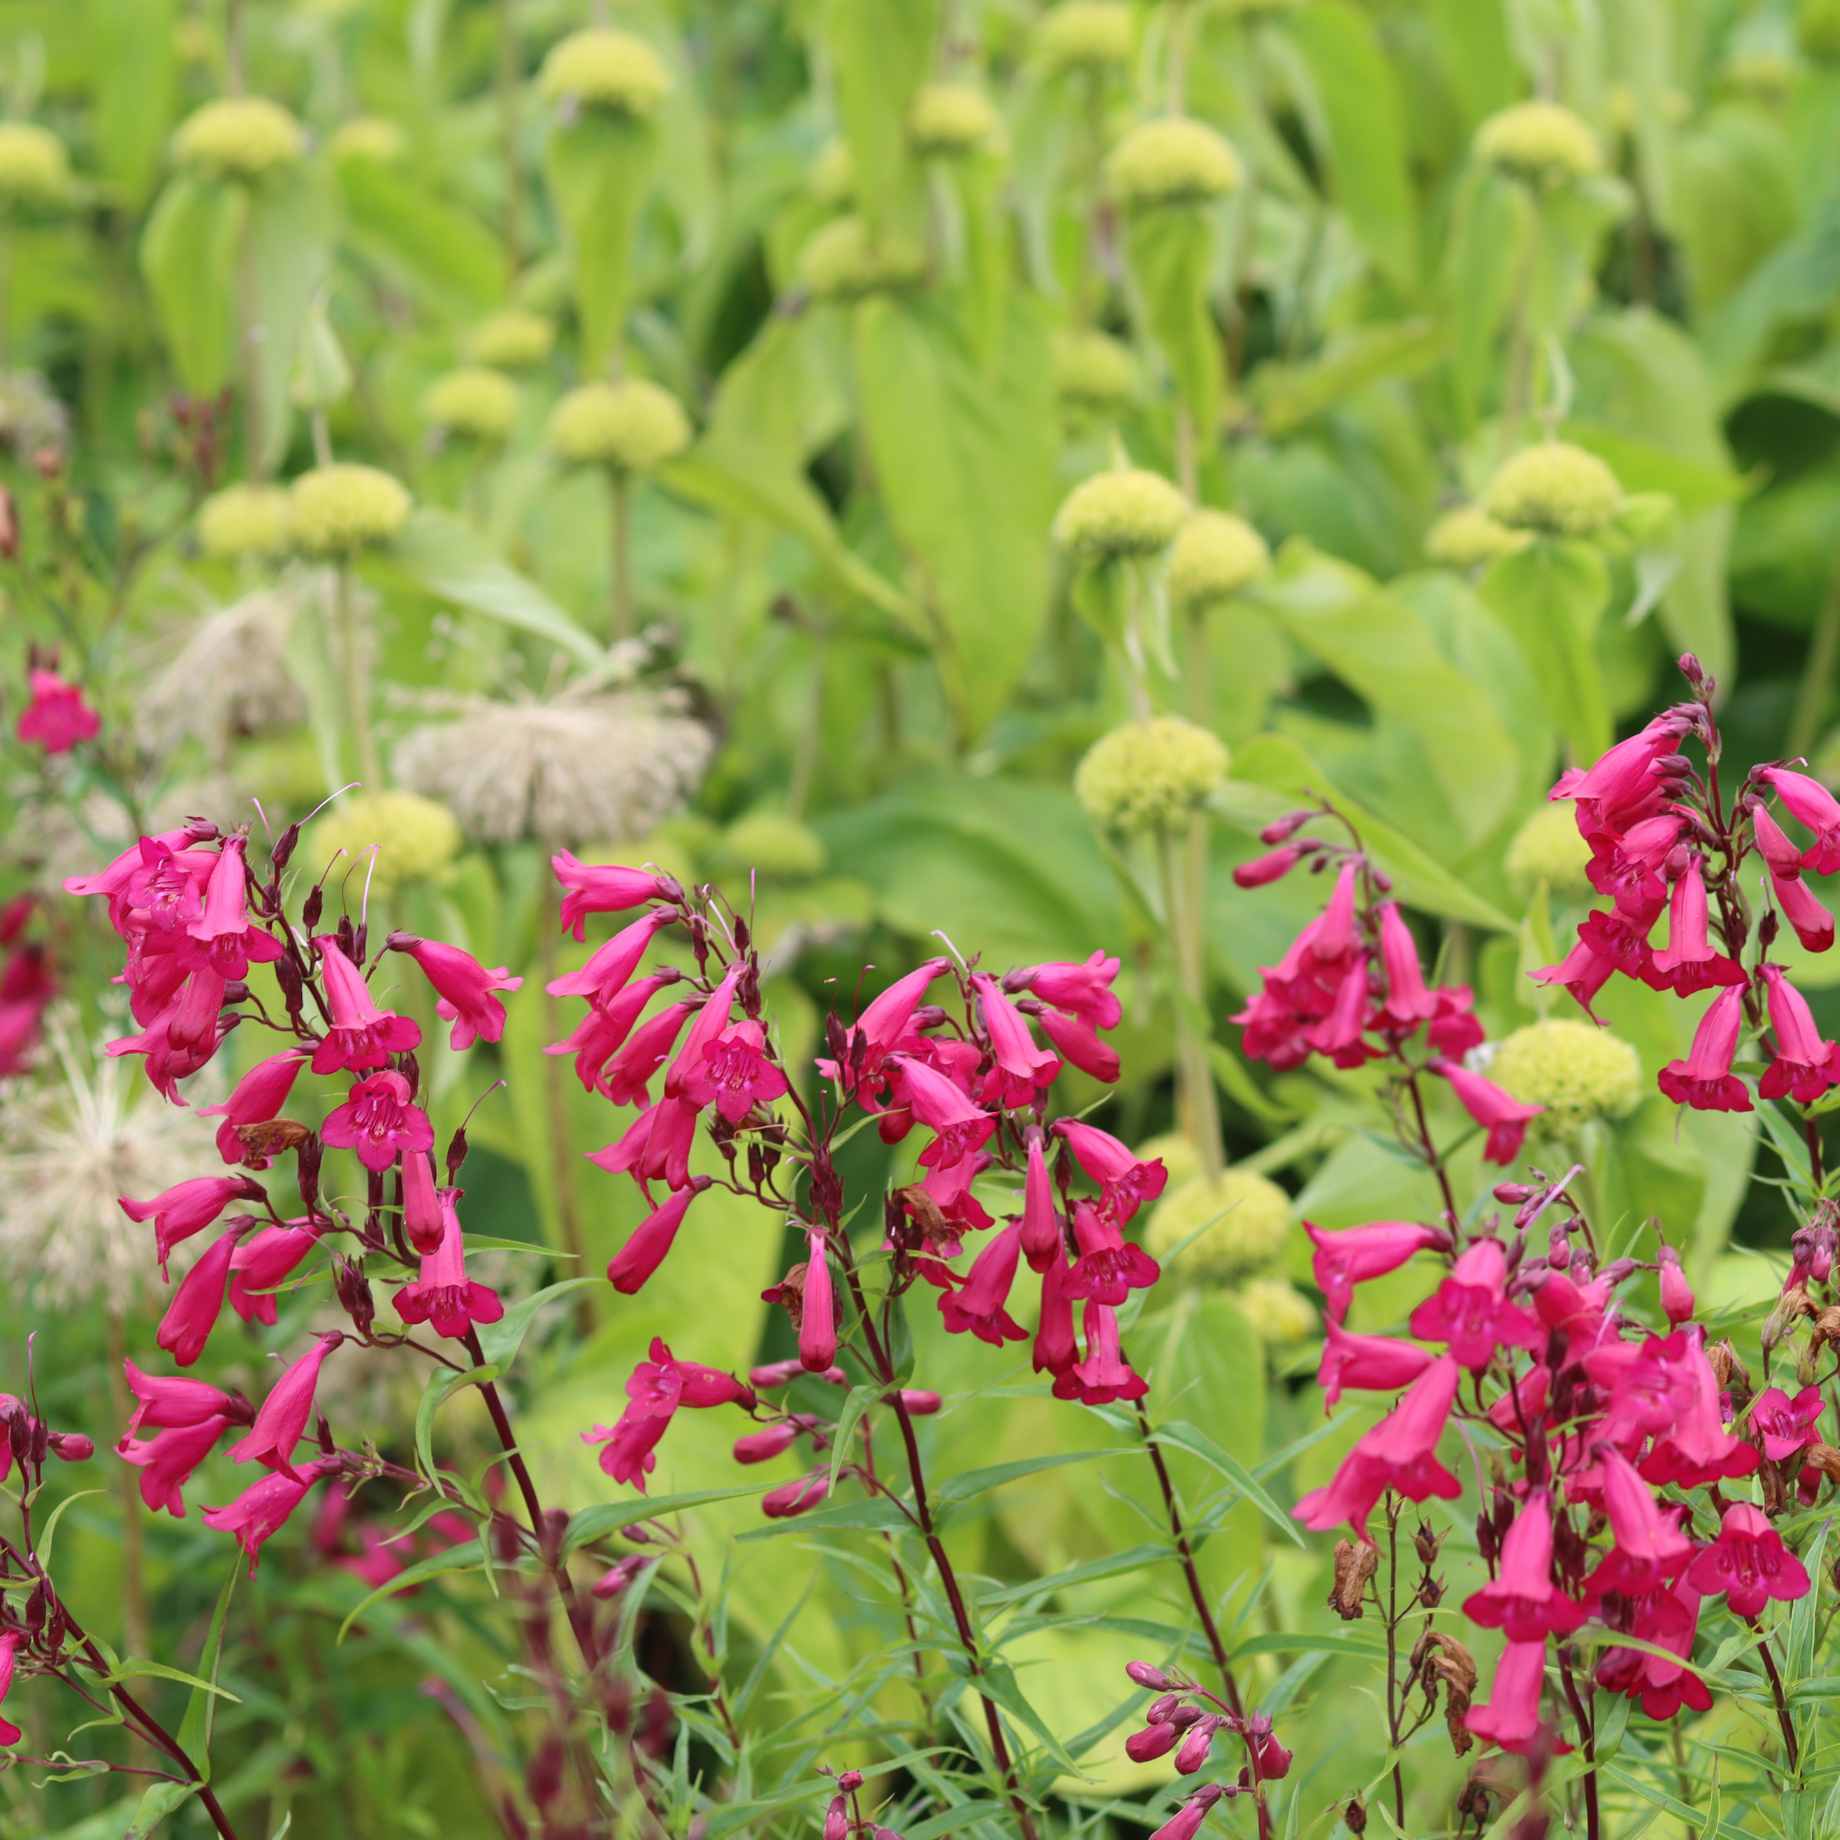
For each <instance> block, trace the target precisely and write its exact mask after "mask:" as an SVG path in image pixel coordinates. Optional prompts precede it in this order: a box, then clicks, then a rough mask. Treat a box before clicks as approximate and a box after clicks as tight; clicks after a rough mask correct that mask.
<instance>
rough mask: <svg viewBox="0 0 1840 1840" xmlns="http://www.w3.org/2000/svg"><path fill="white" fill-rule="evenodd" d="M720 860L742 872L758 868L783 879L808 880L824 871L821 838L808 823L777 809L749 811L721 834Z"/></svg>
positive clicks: (762, 871) (822, 842)
mask: <svg viewBox="0 0 1840 1840" xmlns="http://www.w3.org/2000/svg"><path fill="white" fill-rule="evenodd" d="M720 850H721V855H722V859H723V860H724V861H725V862H730V863H733V864H734V865H735V866H736V868H738V869H741V870H743V871H746V870H749V869H757V870H759V872H760V873H761V874H762V875H766V876H773V877H776V878H778V879H779V880H782V881H788V882H796V881H808V880H809V879H810V878H811V877H812V876H814V875H822V874H823V873H824V865H825V862H826V855H825V849H824V841H823V839H822V838H821V837H819V836H818V834H817V832H816V831H814V830H812V829H811V828H810V826H808V825H804V824H801V823H800V822H799V821H798V819H797V818H791V817H788V816H787V815H786V814H785V813H784V812H779V811H751V812H749V813H748V814H747V816H746V817H744V818H738V819H736V821H735V822H734V823H733V824H731V825H730V826H729V827H728V829H727V831H726V832H725V833H724V834H723V837H722V842H721V846H720Z"/></svg>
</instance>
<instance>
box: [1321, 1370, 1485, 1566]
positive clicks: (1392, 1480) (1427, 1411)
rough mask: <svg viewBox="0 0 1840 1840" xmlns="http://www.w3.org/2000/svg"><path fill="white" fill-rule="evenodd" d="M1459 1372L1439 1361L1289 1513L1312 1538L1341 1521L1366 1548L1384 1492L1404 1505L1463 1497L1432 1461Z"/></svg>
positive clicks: (1447, 1473) (1450, 1477)
mask: <svg viewBox="0 0 1840 1840" xmlns="http://www.w3.org/2000/svg"><path fill="white" fill-rule="evenodd" d="M1461 1372H1462V1370H1461V1369H1460V1368H1459V1367H1458V1365H1457V1363H1456V1362H1455V1361H1454V1360H1453V1359H1452V1358H1451V1357H1450V1356H1449V1355H1440V1356H1439V1357H1438V1358H1437V1359H1436V1360H1435V1361H1433V1362H1432V1363H1431V1365H1430V1366H1429V1367H1427V1368H1426V1369H1425V1371H1424V1372H1423V1373H1422V1374H1420V1375H1419V1377H1418V1378H1417V1379H1416V1380H1414V1381H1413V1382H1412V1384H1411V1385H1410V1386H1409V1387H1408V1388H1407V1389H1406V1391H1405V1393H1404V1394H1403V1395H1402V1396H1401V1398H1400V1400H1399V1403H1398V1404H1397V1405H1396V1406H1394V1408H1393V1409H1392V1411H1390V1412H1389V1413H1388V1414H1387V1415H1386V1417H1385V1418H1383V1419H1381V1421H1380V1422H1379V1423H1378V1424H1377V1425H1374V1426H1373V1427H1371V1428H1370V1429H1369V1430H1367V1431H1364V1432H1363V1433H1362V1434H1361V1436H1360V1438H1359V1439H1358V1440H1357V1441H1356V1443H1355V1445H1354V1448H1353V1449H1352V1450H1350V1451H1349V1453H1348V1455H1347V1456H1346V1457H1344V1458H1343V1459H1342V1463H1341V1467H1340V1468H1339V1469H1338V1470H1337V1471H1336V1472H1335V1475H1334V1476H1333V1477H1332V1478H1331V1479H1330V1481H1329V1484H1328V1486H1327V1487H1326V1488H1320V1489H1313V1490H1312V1491H1311V1492H1310V1493H1309V1494H1308V1495H1306V1496H1304V1497H1303V1499H1302V1500H1301V1501H1299V1502H1298V1504H1297V1506H1296V1508H1295V1509H1294V1510H1293V1512H1294V1513H1295V1515H1296V1517H1297V1519H1298V1520H1300V1521H1302V1522H1303V1524H1304V1525H1305V1526H1306V1527H1311V1528H1314V1529H1315V1530H1316V1531H1317V1532H1319V1533H1321V1532H1325V1531H1326V1530H1327V1529H1329V1528H1331V1527H1335V1526H1339V1525H1340V1524H1341V1523H1342V1522H1343V1521H1346V1522H1347V1523H1348V1525H1349V1526H1350V1527H1352V1528H1353V1529H1354V1531H1355V1533H1356V1535H1357V1536H1358V1537H1359V1538H1360V1539H1362V1540H1363V1541H1367V1543H1368V1544H1370V1545H1371V1544H1372V1542H1371V1541H1368V1535H1367V1517H1368V1515H1369V1514H1370V1513H1372V1512H1373V1506H1374V1503H1375V1502H1377V1501H1378V1500H1379V1499H1380V1497H1381V1495H1382V1494H1383V1493H1384V1492H1385V1491H1386V1490H1387V1489H1396V1490H1397V1491H1398V1492H1399V1493H1400V1494H1401V1495H1403V1496H1405V1498H1406V1499H1407V1500H1408V1501H1424V1500H1425V1499H1426V1498H1427V1497H1428V1496H1432V1495H1436V1496H1438V1497H1440V1498H1441V1499H1442V1500H1445V1501H1455V1500H1456V1499H1457V1497H1458V1496H1459V1495H1460V1494H1461V1493H1462V1492H1463V1491H1462V1487H1461V1485H1460V1484H1459V1483H1458V1481H1457V1479H1456V1477H1455V1476H1453V1475H1452V1474H1451V1473H1450V1471H1449V1470H1447V1469H1446V1468H1445V1467H1444V1466H1443V1464H1441V1463H1440V1462H1439V1461H1438V1460H1437V1442H1438V1439H1439V1437H1441V1436H1442V1435H1443V1431H1444V1423H1445V1420H1447V1419H1448V1418H1449V1417H1450V1408H1451V1406H1452V1404H1453V1403H1454V1402H1455V1400H1456V1397H1457V1381H1458V1379H1459V1377H1460V1375H1461Z"/></svg>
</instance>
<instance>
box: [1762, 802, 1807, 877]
mask: <svg viewBox="0 0 1840 1840" xmlns="http://www.w3.org/2000/svg"><path fill="white" fill-rule="evenodd" d="M1750 814H1751V828H1752V834H1753V835H1754V836H1755V837H1756V840H1757V854H1758V855H1759V856H1761V857H1762V858H1763V860H1764V864H1765V866H1766V867H1767V868H1768V869H1769V872H1770V873H1771V874H1772V875H1775V876H1781V877H1782V878H1783V879H1784V880H1785V881H1793V880H1794V879H1795V878H1796V877H1797V876H1799V875H1800V874H1801V872H1802V852H1801V849H1800V847H1799V846H1798V845H1797V844H1796V843H1795V842H1794V841H1793V840H1792V839H1791V838H1790V836H1789V833H1788V832H1787V831H1785V830H1784V829H1783V827H1782V826H1781V825H1780V824H1778V823H1777V822H1776V820H1775V819H1774V818H1773V817H1771V816H1770V808H1769V807H1768V806H1767V805H1764V804H1761V803H1759V804H1753V805H1752V806H1751V807H1750Z"/></svg>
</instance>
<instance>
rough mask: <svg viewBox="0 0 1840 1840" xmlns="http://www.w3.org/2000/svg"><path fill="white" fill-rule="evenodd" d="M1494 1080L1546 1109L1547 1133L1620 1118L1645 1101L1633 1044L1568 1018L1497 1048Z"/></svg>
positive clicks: (1519, 1033)
mask: <svg viewBox="0 0 1840 1840" xmlns="http://www.w3.org/2000/svg"><path fill="white" fill-rule="evenodd" d="M1488 1072H1489V1078H1490V1079H1492V1080H1494V1081H1495V1082H1496V1084H1497V1085H1500V1086H1504V1087H1506V1088H1507V1090H1508V1091H1509V1092H1511V1093H1512V1094H1513V1095H1514V1096H1515V1098H1517V1099H1519V1100H1521V1101H1522V1102H1523V1103H1525V1104H1527V1105H1543V1106H1545V1107H1546V1113H1545V1116H1544V1117H1543V1118H1541V1120H1540V1121H1539V1124H1540V1128H1541V1129H1543V1130H1553V1131H1559V1132H1564V1131H1566V1130H1575V1129H1576V1128H1577V1127H1578V1126H1580V1125H1583V1124H1587V1123H1589V1122H1590V1121H1591V1120H1593V1119H1596V1118H1621V1117H1622V1116H1623V1115H1624V1114H1625V1113H1627V1112H1629V1111H1631V1110H1633V1109H1634V1107H1635V1105H1636V1102H1637V1101H1638V1100H1639V1099H1640V1098H1641V1097H1642V1064H1641V1062H1640V1061H1639V1060H1638V1059H1637V1057H1636V1051H1635V1049H1634V1048H1632V1047H1631V1046H1630V1045H1629V1043H1628V1042H1626V1041H1623V1040H1621V1039H1620V1038H1619V1037H1617V1036H1615V1035H1612V1034H1610V1033H1609V1032H1608V1031H1607V1030H1604V1029H1600V1028H1595V1027H1593V1026H1592V1024H1590V1023H1588V1022H1579V1021H1576V1020H1574V1019H1573V1018H1571V1017H1569V1016H1554V1017H1549V1018H1548V1019H1547V1020H1546V1021H1544V1022H1535V1023H1531V1024H1529V1025H1528V1026H1527V1027H1526V1028H1524V1029H1516V1030H1515V1031H1514V1033H1513V1034H1512V1035H1510V1036H1509V1037H1508V1039H1507V1040H1506V1041H1504V1042H1503V1043H1502V1044H1501V1046H1500V1047H1499V1048H1498V1049H1496V1051H1495V1057H1494V1059H1493V1060H1492V1061H1491V1062H1490V1063H1489V1069H1488Z"/></svg>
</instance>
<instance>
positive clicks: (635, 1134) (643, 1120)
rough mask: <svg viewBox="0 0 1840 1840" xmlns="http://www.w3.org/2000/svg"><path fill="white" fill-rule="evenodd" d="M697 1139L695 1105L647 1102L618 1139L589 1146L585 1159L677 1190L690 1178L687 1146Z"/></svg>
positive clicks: (665, 1101)
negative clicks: (597, 1145) (599, 1146)
mask: <svg viewBox="0 0 1840 1840" xmlns="http://www.w3.org/2000/svg"><path fill="white" fill-rule="evenodd" d="M695 1141H696V1107H695V1106H694V1105H691V1104H690V1103H688V1101H686V1100H683V1099H660V1100H659V1101H658V1102H657V1104H655V1105H648V1106H647V1107H646V1108H645V1109H644V1111H642V1112H641V1113H640V1114H639V1116H638V1117H637V1118H635V1119H634V1120H633V1122H632V1123H631V1125H629V1126H628V1127H627V1130H626V1134H625V1135H624V1136H623V1137H621V1138H620V1140H619V1141H618V1142H617V1143H612V1144H608V1145H607V1146H606V1147H605V1148H604V1149H601V1150H590V1151H589V1152H588V1161H589V1162H590V1163H592V1164H594V1165H595V1167H596V1168H598V1169H605V1170H608V1171H609V1172H611V1173H612V1174H614V1175H630V1176H631V1177H632V1178H633V1180H634V1181H635V1182H638V1183H640V1184H641V1185H642V1186H643V1184H645V1183H647V1182H662V1183H663V1184H664V1185H665V1187H666V1188H668V1189H672V1190H674V1191H675V1190H677V1189H680V1188H682V1187H684V1186H685V1184H686V1183H688V1182H689V1180H690V1150H691V1146H692V1145H693V1144H694V1143H695Z"/></svg>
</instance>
